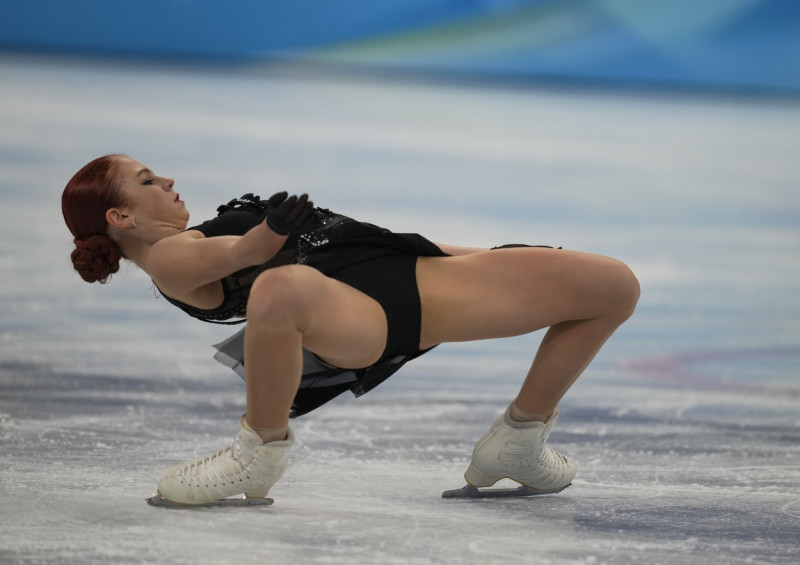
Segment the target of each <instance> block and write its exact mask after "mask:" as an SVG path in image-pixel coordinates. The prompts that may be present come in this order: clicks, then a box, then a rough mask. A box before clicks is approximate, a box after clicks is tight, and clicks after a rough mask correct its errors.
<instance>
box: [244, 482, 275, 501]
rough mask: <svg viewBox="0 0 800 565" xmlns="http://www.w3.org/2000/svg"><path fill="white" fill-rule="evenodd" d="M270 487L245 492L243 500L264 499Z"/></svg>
mask: <svg viewBox="0 0 800 565" xmlns="http://www.w3.org/2000/svg"><path fill="white" fill-rule="evenodd" d="M271 486H272V485H267V486H265V487H262V488H257V489H251V490H248V491H245V493H244V496H245V498H266V496H267V495H268V494H269V489H270V487H271Z"/></svg>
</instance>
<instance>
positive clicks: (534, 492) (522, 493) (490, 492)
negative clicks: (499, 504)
mask: <svg viewBox="0 0 800 565" xmlns="http://www.w3.org/2000/svg"><path fill="white" fill-rule="evenodd" d="M571 484H572V483H570V484H568V485H566V486H563V487H559V488H551V489H535V488H530V487H526V486H525V485H520V486H518V487H516V488H483V489H480V488H478V487H474V486H472V485H467V486H465V487H461V488H459V489H454V490H446V491H444V492H443V493H442V498H466V499H477V498H522V497H526V496H541V495H544V494H556V493H558V492H561V491H562V490H564V489H565V488H567V487H568V486H570V485H571Z"/></svg>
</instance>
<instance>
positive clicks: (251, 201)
mask: <svg viewBox="0 0 800 565" xmlns="http://www.w3.org/2000/svg"><path fill="white" fill-rule="evenodd" d="M219 210H220V213H219V215H218V216H217V218H215V219H213V220H209V221H207V222H204V223H202V224H200V225H198V226H195V227H192V228H189V229H193V230H198V231H200V232H202V233H203V234H204V235H205V236H206V237H215V236H220V235H242V234H244V233H246V232H247V231H248V230H250V229H251V228H253V227H254V226H256V225H258V224H259V223H260V222H261V221H263V219H264V216H265V214H266V212H267V211H268V210H267V204H266V202H262V201H261V200H260V199H259V198H258V197H253V196H252V195H246V196H244V197H242V198H241V199H238V200H234V201H231V202H230V203H229V204H228V205H226V206H221V207H220V209H219ZM314 215H315V222H314V225H313V226H312V227H311V228H310V229H309V230H307V231H305V232H304V233H302V234H299V235H298V234H295V235H292V236H290V237H289V238H288V239H287V241H286V243H285V244H284V245H283V247H282V248H281V250H280V251H279V252H278V253H277V254H276V255H275V256H274V257H273V258H272V259H271V260H270V261H269V262H267V263H266V264H264V265H259V266H257V267H250V268H247V269H243V270H241V271H238V272H236V273H234V274H232V275H230V276H228V277H225V278H224V279H223V280H222V285H223V295H224V298H223V301H222V304H220V306H218V307H217V308H214V309H211V310H204V309H200V308H195V307H193V306H190V305H188V304H184V303H182V302H179V301H177V300H174V299H172V298H169V297H167V296H165V298H166V299H167V300H169V301H170V302H171V303H173V304H175V305H176V306H178V307H179V308H181V309H182V310H184V311H185V312H187V313H188V314H189V315H191V316H194V317H196V318H199V319H201V320H204V321H208V322H215V323H236V322H231V321H230V320H231V319H234V318H243V317H244V316H245V314H246V307H247V299H248V297H249V292H250V287H251V285H252V284H253V281H254V280H255V278H256V277H257V276H258V275H259V274H260V273H261V272H263V271H264V270H266V269H269V268H274V267H278V266H281V265H288V264H301V265H309V266H311V267H314V268H315V269H317V270H319V271H320V272H322V273H323V274H325V275H326V276H329V277H331V278H333V279H336V280H339V281H342V282H344V283H346V284H348V285H350V286H352V287H354V288H356V289H358V290H360V291H361V292H363V293H365V294H367V295H368V296H370V297H372V298H373V299H375V300H376V301H377V302H378V303H379V304H380V305H381V307H382V308H383V310H384V312H385V314H386V320H387V324H388V336H387V342H386V348H385V349H384V352H383V355H382V356H381V359H380V360H379V361H378V362H377V363H375V364H374V365H372V366H371V367H367V368H365V369H357V370H351V369H341V368H337V367H333V366H332V365H329V364H327V363H325V362H324V361H322V360H321V359H319V358H317V357H316V356H314V355H313V354H312V353H310V352H308V351H304V368H303V379H302V382H301V385H300V390H299V391H298V393H297V396H296V398H295V402H294V405H293V407H292V416H298V415H300V414H303V413H305V412H308V411H310V410H313V409H314V408H316V407H317V406H320V405H321V404H324V403H325V402H327V401H328V400H330V399H332V398H333V397H335V396H337V395H338V394H339V393H341V392H343V391H344V390H348V389H349V390H351V391H352V392H353V393H354V394H355V395H356V396H360V395H361V394H364V393H365V392H367V391H369V390H371V389H372V388H374V387H375V386H377V385H378V384H380V383H381V382H383V381H384V380H385V379H386V378H388V377H389V376H390V375H391V374H392V373H394V372H395V371H396V370H397V369H399V368H400V366H402V365H403V364H404V363H406V362H407V361H410V360H411V359H413V358H415V357H418V356H419V355H422V354H423V353H425V351H420V350H419V339H420V320H421V311H420V310H421V307H420V298H419V292H418V289H417V284H416V261H417V257H420V256H445V255H446V254H445V253H444V252H443V251H442V250H441V249H439V247H437V246H436V245H435V244H433V243H432V242H430V241H428V240H427V239H425V238H424V237H422V236H420V235H418V234H399V233H393V232H391V231H389V230H387V229H384V228H380V227H378V226H375V225H372V224H367V223H363V222H358V221H356V220H353V219H351V218H348V217H346V216H342V215H340V214H336V213H333V212H331V211H329V210H325V209H321V208H316V209H315V210H314ZM243 321H245V320H244V319H240V320H239V322H243ZM242 342H243V332H239V333H238V334H236V335H235V336H233V337H232V338H231V339H229V340H227V341H226V342H224V343H223V344H220V345H219V346H217V347H218V349H220V353H218V355H217V358H218V359H220V360H221V361H222V362H223V363H225V364H227V365H229V366H231V367H233V368H234V369H235V370H236V368H237V367H239V368H241V367H243V343H242ZM237 372H239V373H240V374H241V373H242V371H237Z"/></svg>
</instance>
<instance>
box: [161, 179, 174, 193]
mask: <svg viewBox="0 0 800 565" xmlns="http://www.w3.org/2000/svg"><path fill="white" fill-rule="evenodd" d="M161 180H162V183H161V188H163V189H164V191H165V192H169V191H170V190H172V187H173V186H175V179H169V178H166V177H164V178H162V179H161Z"/></svg>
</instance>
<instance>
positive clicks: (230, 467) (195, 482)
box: [148, 416, 294, 506]
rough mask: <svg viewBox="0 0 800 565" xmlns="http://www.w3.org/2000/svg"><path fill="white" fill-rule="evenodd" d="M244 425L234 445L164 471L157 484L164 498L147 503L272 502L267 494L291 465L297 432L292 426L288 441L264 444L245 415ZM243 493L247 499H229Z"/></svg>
mask: <svg viewBox="0 0 800 565" xmlns="http://www.w3.org/2000/svg"><path fill="white" fill-rule="evenodd" d="M241 426H242V427H241V430H240V431H239V435H238V436H236V439H235V440H234V441H233V445H231V447H226V448H225V449H223V450H222V451H219V452H217V453H215V454H214V455H209V456H208V457H204V458H200V459H195V460H194V461H187V462H185V463H182V464H180V465H178V466H176V467H173V468H172V469H169V470H168V471H167V472H166V473H164V476H163V477H161V480H160V481H159V483H158V494H159V495H160V498H161V500H158V499H157V498H156V497H153V499H148V502H149V503H150V504H154V505H156V506H165V505H221V504H219V503H220V501H223V502H228V501H231V503H233V504H237V505H241V504H244V505H250V506H252V505H256V504H270V503H271V502H272V499H268V498H266V496H267V494H268V493H269V489H270V488H271V487H272V485H274V484H275V482H276V481H277V480H278V479H280V478H281V476H282V475H283V473H284V472H285V471H286V468H287V467H288V464H289V448H290V447H291V445H292V443H294V433H293V432H292V430H291V429H290V430H289V433H288V436H287V437H286V439H285V440H282V441H273V442H270V443H266V444H265V443H264V442H263V440H262V439H261V436H259V435H258V434H257V433H256V432H254V431H253V430H252V429H250V427H249V426H248V425H247V422H245V419H244V416H243V417H242V422H241ZM241 493H244V494H245V498H244V499H241V498H239V499H229V498H228V497H230V496H234V495H237V494H241ZM162 502H163V503H162ZM170 503H171V504H170Z"/></svg>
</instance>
